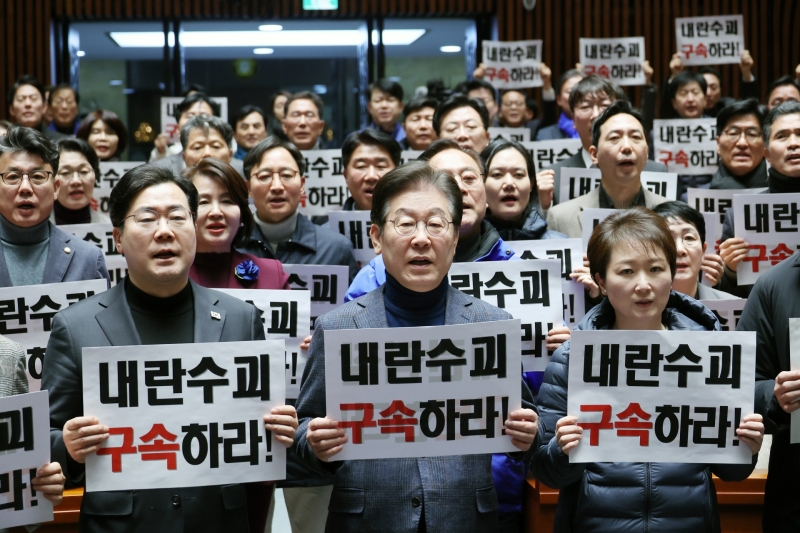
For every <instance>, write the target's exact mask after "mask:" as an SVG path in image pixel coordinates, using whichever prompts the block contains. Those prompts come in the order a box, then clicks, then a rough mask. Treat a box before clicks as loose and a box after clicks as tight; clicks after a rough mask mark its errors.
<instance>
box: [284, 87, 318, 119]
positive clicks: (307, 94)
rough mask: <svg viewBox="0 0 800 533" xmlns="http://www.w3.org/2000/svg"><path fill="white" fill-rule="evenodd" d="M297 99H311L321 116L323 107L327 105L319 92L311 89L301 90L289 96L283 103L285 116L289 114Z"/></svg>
mask: <svg viewBox="0 0 800 533" xmlns="http://www.w3.org/2000/svg"><path fill="white" fill-rule="evenodd" d="M295 100H311V101H312V102H314V106H316V108H317V114H318V115H319V118H322V109H323V108H324V107H325V105H324V104H323V103H322V98H320V97H319V95H318V94H317V93H315V92H311V91H300V92H299V93H294V94H293V95H291V96H290V97H289V98H287V99H286V103H285V104H283V114H284V117H288V116H289V106H290V105H291V103H292V102H294V101H295Z"/></svg>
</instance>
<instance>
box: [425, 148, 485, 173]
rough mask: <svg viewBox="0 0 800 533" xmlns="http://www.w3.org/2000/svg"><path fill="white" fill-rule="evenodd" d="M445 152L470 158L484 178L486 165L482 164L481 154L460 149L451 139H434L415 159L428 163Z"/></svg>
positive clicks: (467, 149)
mask: <svg viewBox="0 0 800 533" xmlns="http://www.w3.org/2000/svg"><path fill="white" fill-rule="evenodd" d="M445 150H456V151H457V152H462V153H465V154H467V155H468V156H470V157H471V158H472V159H473V161H475V164H477V165H478V170H480V173H481V175H482V176H486V164H485V163H484V162H483V158H482V157H481V154H479V153H478V152H476V151H475V150H473V149H472V148H461V146H460V145H459V144H458V143H457V142H456V141H454V140H453V139H436V140H435V141H433V142H432V143H431V145H430V146H428V149H427V150H425V151H424V152H422V153H421V154H420V155H419V157H418V158H417V159H418V160H419V161H430V160H431V159H433V158H434V157H436V155H437V154H440V153H442V152H444V151H445Z"/></svg>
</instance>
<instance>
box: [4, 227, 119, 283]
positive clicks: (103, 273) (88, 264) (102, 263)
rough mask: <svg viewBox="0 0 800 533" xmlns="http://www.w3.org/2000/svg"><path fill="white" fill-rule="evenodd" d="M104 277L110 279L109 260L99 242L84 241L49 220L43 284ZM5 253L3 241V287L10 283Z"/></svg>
mask: <svg viewBox="0 0 800 533" xmlns="http://www.w3.org/2000/svg"><path fill="white" fill-rule="evenodd" d="M100 278H104V279H105V280H106V281H109V277H108V269H107V268H106V260H105V259H103V252H102V251H101V250H100V248H98V247H97V246H95V245H93V244H90V243H88V242H85V241H82V240H80V239H78V238H77V237H75V235H72V234H71V233H67V232H66V231H64V230H62V229H59V228H58V227H57V226H56V225H55V224H53V223H52V222H51V223H50V246H49V248H48V250H47V265H45V267H44V276H43V277H42V284H46V283H61V282H62V281H84V280H88V279H100ZM11 286H12V285H11V276H10V275H9V274H8V265H6V256H5V254H4V253H3V246H2V244H0V287H11Z"/></svg>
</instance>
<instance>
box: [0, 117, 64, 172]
mask: <svg viewBox="0 0 800 533" xmlns="http://www.w3.org/2000/svg"><path fill="white" fill-rule="evenodd" d="M17 152H28V153H30V154H34V155H38V156H39V157H41V158H42V161H44V162H45V163H47V164H49V165H50V166H51V167H53V175H55V174H56V173H57V172H58V147H57V146H56V145H55V143H54V142H53V141H51V140H50V139H48V138H47V137H45V135H44V134H43V133H42V132H40V131H38V130H35V129H33V128H26V127H25V126H17V125H16V124H12V125H11V127H10V128H8V132H7V133H6V134H5V135H4V136H2V137H0V156H2V155H3V154H14V153H17Z"/></svg>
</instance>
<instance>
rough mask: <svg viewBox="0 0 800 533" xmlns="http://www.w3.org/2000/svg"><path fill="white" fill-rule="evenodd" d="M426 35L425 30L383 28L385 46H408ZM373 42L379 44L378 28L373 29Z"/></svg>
mask: <svg viewBox="0 0 800 533" xmlns="http://www.w3.org/2000/svg"><path fill="white" fill-rule="evenodd" d="M423 35H425V30H383V45H384V46H406V45H409V44H411V43H413V42H414V41H416V40H417V39H419V38H420V37H422V36H423ZM372 44H374V45H377V44H378V30H372Z"/></svg>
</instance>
